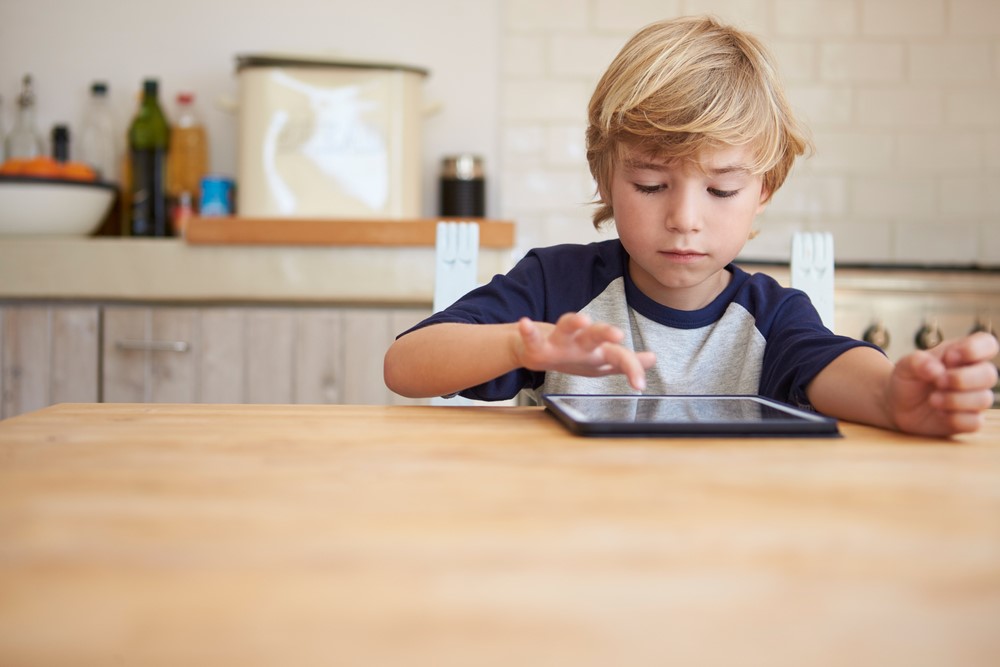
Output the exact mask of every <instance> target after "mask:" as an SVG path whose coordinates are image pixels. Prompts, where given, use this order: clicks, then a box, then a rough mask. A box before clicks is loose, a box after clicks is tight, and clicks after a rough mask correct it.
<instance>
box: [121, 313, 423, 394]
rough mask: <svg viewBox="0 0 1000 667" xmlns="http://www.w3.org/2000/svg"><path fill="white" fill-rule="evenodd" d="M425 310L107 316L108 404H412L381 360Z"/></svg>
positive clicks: (129, 314) (421, 316)
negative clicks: (385, 377) (392, 386)
mask: <svg viewBox="0 0 1000 667" xmlns="http://www.w3.org/2000/svg"><path fill="white" fill-rule="evenodd" d="M427 314H429V311H427V310H421V309H376V308H372V309H364V308H289V307H274V308H266V307H198V308H185V307H179V308H177V307H164V306H156V307H143V306H109V307H106V308H105V309H104V335H103V353H104V375H103V380H102V396H103V400H104V401H106V402H153V403H157V402H160V403H162V402H192V403H369V404H388V403H398V402H407V401H405V399H401V398H399V397H397V396H395V395H394V394H392V393H391V392H390V391H389V390H388V389H386V387H385V384H384V383H383V381H382V357H383V355H384V354H385V350H386V349H387V348H388V346H389V344H390V343H391V342H392V340H393V338H394V337H395V335H396V334H397V333H399V332H400V331H402V330H403V329H405V328H406V327H408V326H410V325H412V324H414V323H416V322H417V321H419V320H420V319H422V318H423V317H426V316H427Z"/></svg>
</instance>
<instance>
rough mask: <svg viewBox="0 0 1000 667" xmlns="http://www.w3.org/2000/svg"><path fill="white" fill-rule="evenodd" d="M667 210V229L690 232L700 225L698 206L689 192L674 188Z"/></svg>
mask: <svg viewBox="0 0 1000 667" xmlns="http://www.w3.org/2000/svg"><path fill="white" fill-rule="evenodd" d="M673 195H674V196H673V197H672V198H671V201H670V207H669V209H668V210H667V219H666V224H667V229H669V230H671V231H674V232H681V233H686V232H692V231H696V230H698V229H699V228H700V227H701V222H700V216H699V213H698V206H697V203H696V200H695V197H694V196H693V195H692V194H691V193H685V192H682V191H680V190H675V191H674V193H673Z"/></svg>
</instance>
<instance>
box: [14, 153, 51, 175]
mask: <svg viewBox="0 0 1000 667" xmlns="http://www.w3.org/2000/svg"><path fill="white" fill-rule="evenodd" d="M59 172H60V167H59V163H58V162H56V161H55V160H53V159H52V158H50V157H48V156H47V155H39V156H38V157H33V158H31V159H30V160H28V161H27V162H26V163H25V164H24V168H23V169H22V170H21V173H22V174H23V175H25V176H36V177H41V178H54V177H58V176H59Z"/></svg>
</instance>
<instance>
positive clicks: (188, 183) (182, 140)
mask: <svg viewBox="0 0 1000 667" xmlns="http://www.w3.org/2000/svg"><path fill="white" fill-rule="evenodd" d="M174 119H175V120H174V123H173V125H172V126H171V128H170V152H169V153H168V155H167V198H168V200H169V201H170V202H171V207H172V209H173V213H174V216H173V217H175V218H176V217H177V216H178V215H181V214H183V213H184V212H185V211H184V207H183V206H181V201H182V199H185V195H186V200H187V208H188V211H187V212H188V213H190V210H191V209H192V208H193V209H195V210H196V209H197V208H198V194H199V191H200V188H201V179H202V178H203V177H204V176H205V174H207V173H208V135H207V133H206V132H205V125H204V123H203V122H202V119H201V114H200V113H199V110H198V108H197V106H196V105H195V97H194V93H190V92H182V93H178V95H177V110H176V114H175V116H174ZM177 222H178V221H177V220H175V228H176V227H177V226H178V225H177V224H176V223H177Z"/></svg>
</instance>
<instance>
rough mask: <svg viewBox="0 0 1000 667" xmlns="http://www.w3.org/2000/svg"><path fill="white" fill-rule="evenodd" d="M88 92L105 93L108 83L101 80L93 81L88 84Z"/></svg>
mask: <svg viewBox="0 0 1000 667" xmlns="http://www.w3.org/2000/svg"><path fill="white" fill-rule="evenodd" d="M90 92H91V94H93V95H107V93H108V84H106V83H105V82H103V81H95V82H94V83H92V84H90Z"/></svg>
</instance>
